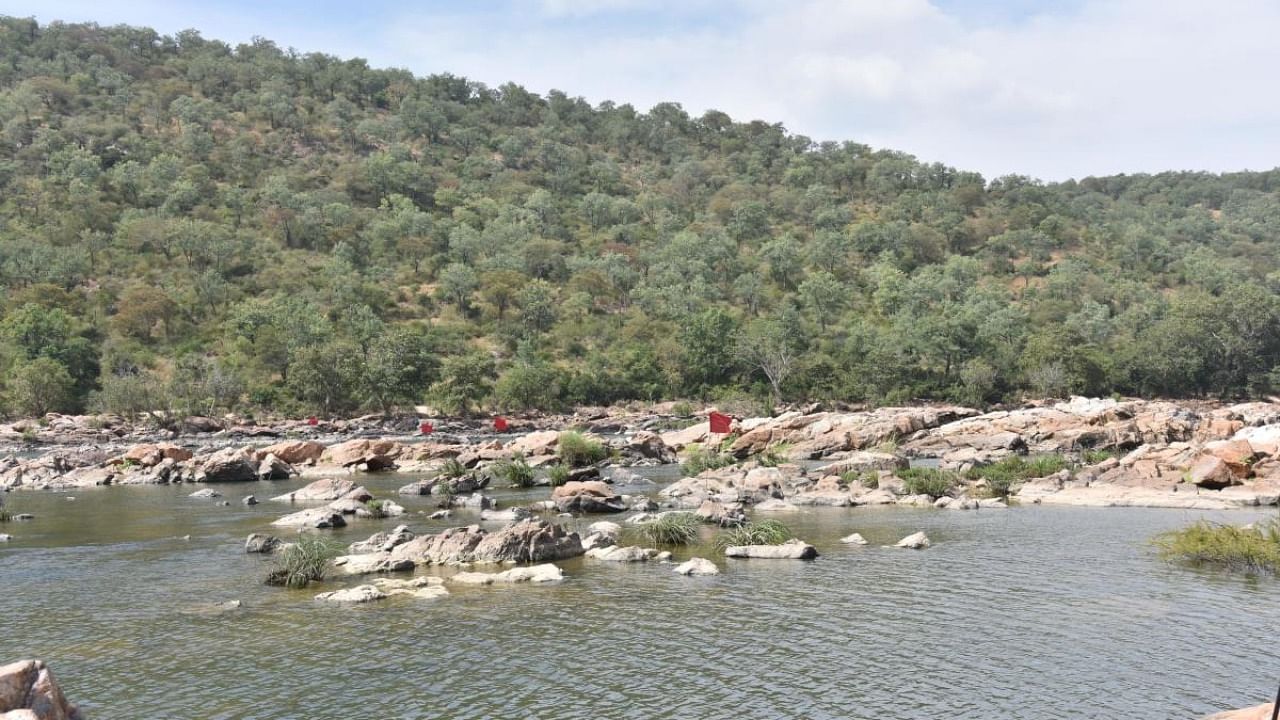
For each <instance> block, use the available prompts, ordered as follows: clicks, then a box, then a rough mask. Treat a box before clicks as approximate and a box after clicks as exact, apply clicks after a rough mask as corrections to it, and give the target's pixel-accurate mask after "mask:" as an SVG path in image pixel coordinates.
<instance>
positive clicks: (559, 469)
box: [547, 463, 569, 487]
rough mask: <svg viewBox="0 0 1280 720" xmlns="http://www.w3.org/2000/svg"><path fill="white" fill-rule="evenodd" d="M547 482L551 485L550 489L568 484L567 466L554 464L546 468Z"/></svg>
mask: <svg viewBox="0 0 1280 720" xmlns="http://www.w3.org/2000/svg"><path fill="white" fill-rule="evenodd" d="M547 482H548V483H550V484H551V487H560V486H561V485H563V484H565V483H567V482H569V466H568V465H564V464H562V463H556V464H555V465H552V466H551V467H549V468H547Z"/></svg>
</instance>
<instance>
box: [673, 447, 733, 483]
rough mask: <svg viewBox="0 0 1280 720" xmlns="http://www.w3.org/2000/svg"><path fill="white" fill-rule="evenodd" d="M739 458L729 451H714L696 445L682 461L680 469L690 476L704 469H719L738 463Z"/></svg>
mask: <svg viewBox="0 0 1280 720" xmlns="http://www.w3.org/2000/svg"><path fill="white" fill-rule="evenodd" d="M736 462H737V460H736V459H735V458H734V457H733V456H732V455H729V454H728V453H723V452H713V451H711V450H708V449H706V448H704V447H695V448H693V449H692V450H690V451H689V453H688V454H687V455H686V456H685V459H684V462H682V463H680V470H681V471H682V472H683V473H684V474H685V475H688V476H693V475H697V474H698V473H701V472H702V471H704V470H718V469H720V468H722V467H728V466H730V465H733V464H734V463H736Z"/></svg>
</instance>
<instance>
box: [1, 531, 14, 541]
mask: <svg viewBox="0 0 1280 720" xmlns="http://www.w3.org/2000/svg"><path fill="white" fill-rule="evenodd" d="M12 539H13V536H12V535H6V534H4V533H0V542H9V541H10V540H12Z"/></svg>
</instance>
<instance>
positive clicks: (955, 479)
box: [898, 468, 960, 498]
mask: <svg viewBox="0 0 1280 720" xmlns="http://www.w3.org/2000/svg"><path fill="white" fill-rule="evenodd" d="M898 477H900V478H902V483H903V486H904V487H905V488H906V491H907V494H908V495H928V496H929V497H933V498H940V497H942V496H943V495H946V494H948V493H950V492H951V490H952V489H953V488H955V486H956V485H957V484H958V483H959V481H960V476H959V475H956V474H955V473H953V472H951V471H949V470H939V469H938V468H907V469H906V470H899V471H898Z"/></svg>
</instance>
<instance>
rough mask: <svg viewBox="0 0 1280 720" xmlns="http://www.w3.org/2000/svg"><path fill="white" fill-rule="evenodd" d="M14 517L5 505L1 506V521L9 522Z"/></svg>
mask: <svg viewBox="0 0 1280 720" xmlns="http://www.w3.org/2000/svg"><path fill="white" fill-rule="evenodd" d="M12 519H13V514H12V513H10V512H9V511H8V510H5V509H4V508H3V507H0V523H7V522H9V521H10V520H12Z"/></svg>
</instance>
